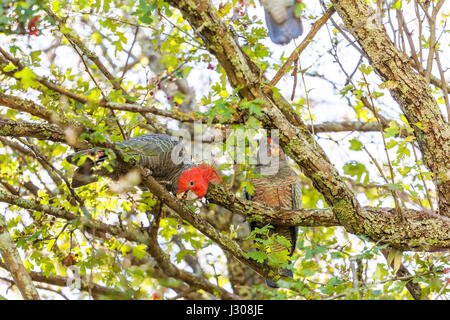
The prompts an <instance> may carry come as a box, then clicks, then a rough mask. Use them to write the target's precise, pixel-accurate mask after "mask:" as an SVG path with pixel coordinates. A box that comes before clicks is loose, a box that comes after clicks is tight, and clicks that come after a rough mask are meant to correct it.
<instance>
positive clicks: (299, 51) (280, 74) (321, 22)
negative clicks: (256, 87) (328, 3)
mask: <svg viewBox="0 0 450 320" xmlns="http://www.w3.org/2000/svg"><path fill="white" fill-rule="evenodd" d="M335 11H336V10H335V9H334V8H333V7H330V8H328V10H327V11H326V12H325V13H324V14H323V16H322V17H320V18H319V19H318V20H317V21H316V22H314V23H313V25H312V26H311V30H310V31H309V33H308V35H307V36H306V37H305V39H303V41H302V43H300V45H298V47H297V48H295V50H294V51H293V52H292V53H291V55H290V56H289V58H288V59H287V61H286V62H285V63H284V64H283V65H282V66H281V68H280V69H279V70H278V71H277V73H276V74H275V76H274V77H273V79H272V80H271V81H270V83H269V84H268V86H269V87H274V86H276V84H277V83H278V81H280V79H281V78H282V77H283V75H284V74H285V73H286V70H287V68H289V67H290V66H291V65H292V64H293V63H294V61H295V60H297V59H298V57H300V55H301V54H302V52H303V50H305V48H306V47H307V46H308V44H309V43H310V42H311V41H312V40H313V39H314V37H315V35H316V33H317V32H318V31H319V30H320V28H321V27H322V26H323V25H324V24H325V23H327V21H328V19H330V17H331V16H332V15H333V13H334V12H335Z"/></svg>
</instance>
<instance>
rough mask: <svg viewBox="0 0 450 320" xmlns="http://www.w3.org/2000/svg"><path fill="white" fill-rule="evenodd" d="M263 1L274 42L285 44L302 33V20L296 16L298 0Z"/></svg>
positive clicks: (267, 23) (268, 29)
mask: <svg viewBox="0 0 450 320" xmlns="http://www.w3.org/2000/svg"><path fill="white" fill-rule="evenodd" d="M261 3H262V5H263V6H264V14H265V19H266V25H267V32H268V35H269V37H270V39H271V40H272V42H274V43H276V44H281V45H284V44H288V43H289V42H290V41H291V40H292V39H296V38H298V37H299V36H301V35H302V33H303V25H302V21H301V19H300V18H299V17H296V16H295V10H294V5H295V3H296V0H261Z"/></svg>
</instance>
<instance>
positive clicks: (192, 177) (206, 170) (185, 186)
mask: <svg viewBox="0 0 450 320" xmlns="http://www.w3.org/2000/svg"><path fill="white" fill-rule="evenodd" d="M220 181H222V178H221V177H220V176H219V175H218V174H217V172H216V171H215V170H214V168H213V167H211V166H208V165H206V164H202V165H200V166H198V167H193V168H190V169H189V170H186V171H185V172H183V173H182V174H181V175H180V177H179V178H178V186H177V187H178V188H177V189H178V190H177V194H180V193H182V192H186V191H188V190H192V191H193V192H194V193H195V194H196V195H197V196H198V197H199V198H203V197H204V196H205V195H206V192H207V191H208V183H209V182H213V183H218V182H220Z"/></svg>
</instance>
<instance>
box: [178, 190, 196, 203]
mask: <svg viewBox="0 0 450 320" xmlns="http://www.w3.org/2000/svg"><path fill="white" fill-rule="evenodd" d="M177 198H178V200H182V201H192V200H197V198H198V197H197V195H196V194H195V193H194V192H193V191H191V190H187V191H185V192H180V193H177Z"/></svg>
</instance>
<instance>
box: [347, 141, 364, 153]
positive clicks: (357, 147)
mask: <svg viewBox="0 0 450 320" xmlns="http://www.w3.org/2000/svg"><path fill="white" fill-rule="evenodd" d="M349 142H350V150H354V151H361V150H362V143H361V141H359V140H356V139H352V140H350V141H349Z"/></svg>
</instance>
